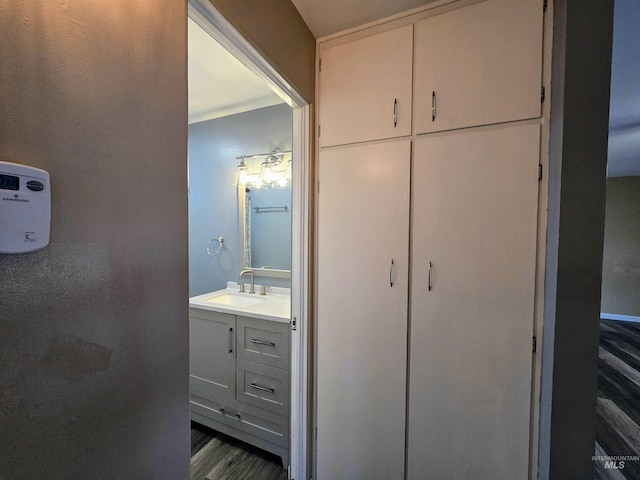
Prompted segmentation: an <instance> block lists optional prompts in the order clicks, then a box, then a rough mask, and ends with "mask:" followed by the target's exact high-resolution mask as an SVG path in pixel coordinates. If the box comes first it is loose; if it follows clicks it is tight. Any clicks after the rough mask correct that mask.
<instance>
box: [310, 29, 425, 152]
mask: <svg viewBox="0 0 640 480" xmlns="http://www.w3.org/2000/svg"><path fill="white" fill-rule="evenodd" d="M320 58H321V61H322V70H321V71H320V72H319V74H318V89H319V102H318V105H319V107H318V108H319V124H320V128H321V131H320V146H323V147H325V146H329V145H342V144H347V143H355V142H363V141H366V140H377V139H382V138H392V137H398V136H403V135H411V75H412V71H413V70H412V62H413V25H406V26H404V27H401V28H397V29H395V30H390V31H388V32H383V33H379V34H377V35H373V36H371V37H366V38H363V39H360V40H355V41H353V42H350V43H347V44H343V45H339V46H336V47H332V48H329V49H327V50H325V51H323V52H322V53H321V55H320Z"/></svg>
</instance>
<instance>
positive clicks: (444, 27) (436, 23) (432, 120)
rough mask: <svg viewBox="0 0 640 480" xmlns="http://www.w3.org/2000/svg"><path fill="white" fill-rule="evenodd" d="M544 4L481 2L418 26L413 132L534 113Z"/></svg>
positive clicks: (536, 1)
mask: <svg viewBox="0 0 640 480" xmlns="http://www.w3.org/2000/svg"><path fill="white" fill-rule="evenodd" d="M542 8H543V0H486V1H484V2H481V3H478V4H474V5H471V6H468V7H463V8H460V9H458V10H453V11H450V12H447V13H444V14H442V15H437V16H434V17H430V18H427V19H425V20H423V21H421V22H418V23H417V24H416V47H415V48H416V60H415V69H416V88H415V108H416V130H417V133H427V132H436V131H442V130H450V129H457V128H464V127H471V126H476V125H488V124H493V123H501V122H507V121H513V120H521V119H525V118H535V117H538V116H540V112H541V107H540V103H541V102H540V94H541V88H542V23H543V10H542Z"/></svg>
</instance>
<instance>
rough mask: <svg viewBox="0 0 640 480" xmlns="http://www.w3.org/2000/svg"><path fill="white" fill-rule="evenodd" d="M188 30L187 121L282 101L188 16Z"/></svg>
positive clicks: (194, 121)
mask: <svg viewBox="0 0 640 480" xmlns="http://www.w3.org/2000/svg"><path fill="white" fill-rule="evenodd" d="M188 31H189V37H188V45H189V47H188V48H189V52H188V55H189V61H188V69H189V71H188V75H189V123H196V122H202V121H204V120H210V119H212V118H218V117H223V116H226V115H233V114H234V113H240V112H246V111H248V110H255V109H256V108H262V107H267V106H269V105H276V104H279V103H282V99H281V98H280V97H278V96H277V95H276V94H275V93H273V91H272V90H271V89H270V88H269V87H267V86H266V84H265V83H264V82H263V81H262V80H260V79H259V78H258V77H257V76H255V75H254V74H253V73H251V72H250V71H249V70H248V69H247V68H246V67H245V66H244V65H242V64H241V63H240V62H239V61H238V60H236V59H235V58H234V57H233V56H232V55H231V54H229V52H227V51H226V50H225V49H224V48H222V47H221V46H220V44H218V43H217V42H216V41H215V40H214V39H213V38H211V36H210V35H209V34H207V33H206V32H205V31H204V30H202V29H201V28H200V27H199V26H198V25H197V24H196V23H195V22H194V21H193V20H191V19H189V21H188Z"/></svg>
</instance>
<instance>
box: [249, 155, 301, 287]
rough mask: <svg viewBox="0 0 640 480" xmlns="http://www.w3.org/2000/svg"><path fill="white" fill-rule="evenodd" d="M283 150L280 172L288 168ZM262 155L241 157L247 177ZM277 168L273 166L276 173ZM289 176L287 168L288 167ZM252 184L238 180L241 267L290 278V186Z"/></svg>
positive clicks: (269, 275)
mask: <svg viewBox="0 0 640 480" xmlns="http://www.w3.org/2000/svg"><path fill="white" fill-rule="evenodd" d="M290 158H291V155H290V153H289V152H286V153H285V154H284V155H283V158H282V161H281V162H280V165H281V166H280V167H279V169H282V170H283V171H284V170H285V169H287V168H289V169H290V168H291V167H290V164H291V162H290ZM264 160H265V158H264V157H263V158H250V157H245V158H243V159H242V162H243V164H244V165H245V166H246V173H247V175H248V177H250V178H251V177H253V176H254V175H252V172H254V173H255V176H256V178H257V175H258V174H257V172H260V171H261V166H262V165H264ZM279 169H277V168H276V169H274V172H276V173H277V172H278V171H279ZM289 178H290V170H289ZM258 185H259V186H256V185H255V183H254V182H252V181H249V182H247V183H243V182H240V181H238V204H239V205H238V206H239V209H238V211H239V214H240V219H239V220H240V221H239V225H240V229H241V232H240V240H241V242H242V244H241V250H240V251H241V252H242V256H243V261H242V265H241V266H242V268H243V269H246V268H250V269H252V270H253V271H254V272H255V274H256V275H258V276H268V277H280V278H290V276H291V185H290V181H289V182H286V184H285V182H282V183H278V182H275V181H274V182H272V184H271V185H268V186H266V185H265V184H264V183H262V184H260V183H258Z"/></svg>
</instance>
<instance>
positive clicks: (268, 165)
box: [233, 148, 291, 188]
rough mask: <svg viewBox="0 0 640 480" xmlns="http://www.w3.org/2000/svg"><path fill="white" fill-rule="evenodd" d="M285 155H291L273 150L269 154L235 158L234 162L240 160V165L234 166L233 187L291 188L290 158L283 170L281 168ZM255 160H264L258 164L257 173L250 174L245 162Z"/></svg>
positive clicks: (289, 152) (287, 152)
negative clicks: (258, 169)
mask: <svg viewBox="0 0 640 480" xmlns="http://www.w3.org/2000/svg"><path fill="white" fill-rule="evenodd" d="M287 154H291V151H290V150H288V151H284V152H283V151H280V149H278V148H275V149H274V150H273V151H271V152H269V153H255V154H252V155H239V156H237V157H236V160H240V163H238V165H237V166H236V172H235V176H234V179H233V185H234V186H238V185H245V186H248V187H253V188H265V187H274V188H285V187H287V186H291V158H289V160H287V162H286V165H285V166H284V168H281V165H282V164H283V160H284V156H285V155H287ZM255 158H264V161H263V162H262V163H261V164H260V171H259V172H258V173H250V172H249V168H248V166H247V164H246V162H245V160H250V159H255Z"/></svg>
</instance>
